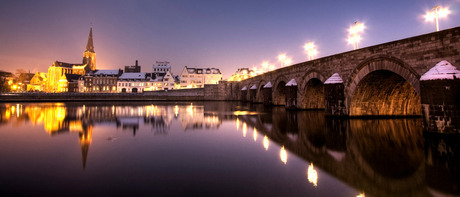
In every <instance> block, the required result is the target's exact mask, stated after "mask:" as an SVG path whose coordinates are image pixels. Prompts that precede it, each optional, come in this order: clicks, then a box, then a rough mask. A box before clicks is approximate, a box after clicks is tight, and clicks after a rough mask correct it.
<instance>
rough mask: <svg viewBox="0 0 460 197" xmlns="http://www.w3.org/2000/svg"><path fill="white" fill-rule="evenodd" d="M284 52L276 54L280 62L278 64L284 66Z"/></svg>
mask: <svg viewBox="0 0 460 197" xmlns="http://www.w3.org/2000/svg"><path fill="white" fill-rule="evenodd" d="M286 58H287V57H286V54H279V55H278V61H279V62H280V66H281V67H284V66H285V65H284V61H285V60H286Z"/></svg>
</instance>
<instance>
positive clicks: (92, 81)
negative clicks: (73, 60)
mask: <svg viewBox="0 0 460 197" xmlns="http://www.w3.org/2000/svg"><path fill="white" fill-rule="evenodd" d="M122 74H123V70H121V69H119V70H97V71H95V72H90V73H88V74H86V75H85V76H81V77H80V79H79V80H78V90H79V92H99V93H115V92H117V80H118V77H119V76H121V75H122Z"/></svg>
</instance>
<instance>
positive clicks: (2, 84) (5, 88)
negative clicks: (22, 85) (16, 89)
mask: <svg viewBox="0 0 460 197" xmlns="http://www.w3.org/2000/svg"><path fill="white" fill-rule="evenodd" d="M12 78H13V74H11V73H10V72H5V71H2V70H0V92H9V91H10V86H9V84H8V80H9V79H12Z"/></svg>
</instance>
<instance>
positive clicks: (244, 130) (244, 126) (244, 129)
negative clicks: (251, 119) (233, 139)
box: [243, 123, 248, 137]
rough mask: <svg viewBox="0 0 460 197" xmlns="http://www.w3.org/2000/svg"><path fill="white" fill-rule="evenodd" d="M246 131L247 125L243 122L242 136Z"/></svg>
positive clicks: (244, 135)
mask: <svg viewBox="0 0 460 197" xmlns="http://www.w3.org/2000/svg"><path fill="white" fill-rule="evenodd" d="M247 132H248V126H247V125H246V123H243V137H246V133H247Z"/></svg>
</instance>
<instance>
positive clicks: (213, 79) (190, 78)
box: [180, 66, 222, 88]
mask: <svg viewBox="0 0 460 197" xmlns="http://www.w3.org/2000/svg"><path fill="white" fill-rule="evenodd" d="M220 80H222V73H221V72H220V70H219V69H218V68H189V67H187V66H186V67H184V69H183V70H182V73H181V75H180V88H203V87H204V85H205V84H218V83H219V81H220Z"/></svg>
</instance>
